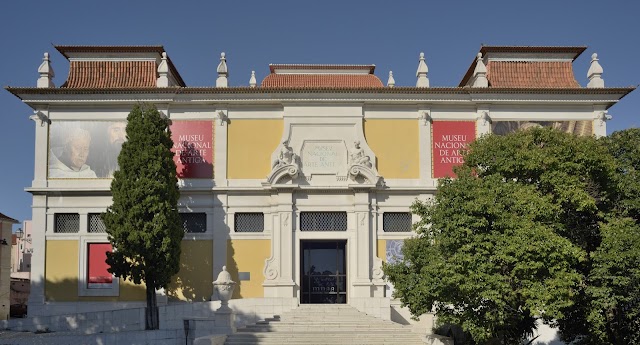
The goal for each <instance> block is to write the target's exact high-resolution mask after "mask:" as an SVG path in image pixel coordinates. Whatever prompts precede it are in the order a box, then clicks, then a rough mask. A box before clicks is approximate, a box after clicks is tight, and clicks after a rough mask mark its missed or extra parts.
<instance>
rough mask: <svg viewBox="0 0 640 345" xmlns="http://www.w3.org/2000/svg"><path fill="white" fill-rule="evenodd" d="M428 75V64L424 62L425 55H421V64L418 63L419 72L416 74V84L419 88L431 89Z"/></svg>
mask: <svg viewBox="0 0 640 345" xmlns="http://www.w3.org/2000/svg"><path fill="white" fill-rule="evenodd" d="M427 73H429V67H427V63H426V62H424V53H420V62H418V71H417V72H416V77H418V81H417V82H416V86H417V87H429V78H427Z"/></svg>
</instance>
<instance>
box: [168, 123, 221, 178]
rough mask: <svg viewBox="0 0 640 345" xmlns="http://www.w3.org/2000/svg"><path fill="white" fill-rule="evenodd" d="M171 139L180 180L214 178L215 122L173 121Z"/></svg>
mask: <svg viewBox="0 0 640 345" xmlns="http://www.w3.org/2000/svg"><path fill="white" fill-rule="evenodd" d="M171 138H172V139H173V148H172V149H171V151H172V152H173V153H174V156H173V161H174V162H176V168H177V173H178V177H179V178H213V121H211V120H208V121H173V123H172V124H171Z"/></svg>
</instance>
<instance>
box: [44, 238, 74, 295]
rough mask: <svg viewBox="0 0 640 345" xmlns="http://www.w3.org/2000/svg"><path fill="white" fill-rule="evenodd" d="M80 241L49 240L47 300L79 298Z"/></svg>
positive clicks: (46, 262) (46, 274)
mask: <svg viewBox="0 0 640 345" xmlns="http://www.w3.org/2000/svg"><path fill="white" fill-rule="evenodd" d="M78 257H79V255H78V241H77V240H60V241H47V243H46V247H45V270H46V271H45V278H46V280H45V285H44V293H45V298H46V299H47V301H57V302H70V301H77V300H78V260H79V259H78Z"/></svg>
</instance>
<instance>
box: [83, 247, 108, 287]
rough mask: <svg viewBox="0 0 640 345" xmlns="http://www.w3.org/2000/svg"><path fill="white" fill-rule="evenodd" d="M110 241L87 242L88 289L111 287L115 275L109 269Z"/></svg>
mask: <svg viewBox="0 0 640 345" xmlns="http://www.w3.org/2000/svg"><path fill="white" fill-rule="evenodd" d="M111 250H112V248H111V244H110V243H89V244H87V257H88V261H87V289H110V288H111V286H112V284H113V275H112V274H111V273H109V272H108V271H107V270H108V269H109V265H108V264H107V263H106V260H107V253H108V252H111Z"/></svg>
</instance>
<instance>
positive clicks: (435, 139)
mask: <svg viewBox="0 0 640 345" xmlns="http://www.w3.org/2000/svg"><path fill="white" fill-rule="evenodd" d="M475 139H476V123H475V122H474V121H433V123H432V124H431V142H432V148H431V149H432V150H431V153H432V155H431V157H432V160H433V177H434V178H443V177H447V176H448V177H455V174H454V173H453V167H454V166H457V165H460V164H462V163H464V160H463V159H462V151H464V150H465V149H466V148H467V145H468V144H469V143H470V142H472V141H474V140H475Z"/></svg>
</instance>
